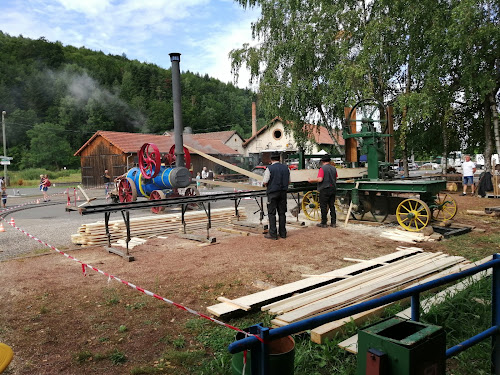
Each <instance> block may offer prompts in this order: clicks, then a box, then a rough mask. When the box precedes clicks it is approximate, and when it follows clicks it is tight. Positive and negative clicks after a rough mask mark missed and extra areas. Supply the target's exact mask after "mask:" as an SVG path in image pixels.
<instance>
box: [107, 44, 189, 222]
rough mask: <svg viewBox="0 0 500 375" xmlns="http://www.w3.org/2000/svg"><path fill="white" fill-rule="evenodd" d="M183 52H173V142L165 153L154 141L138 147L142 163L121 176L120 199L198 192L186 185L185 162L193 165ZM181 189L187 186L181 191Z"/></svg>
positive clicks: (118, 189)
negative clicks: (186, 131) (187, 142)
mask: <svg viewBox="0 0 500 375" xmlns="http://www.w3.org/2000/svg"><path fill="white" fill-rule="evenodd" d="M180 56H181V54H180V53H171V54H170V61H171V62H172V94H173V102H174V145H173V146H172V147H171V148H170V151H169V152H168V153H167V154H166V155H165V156H164V159H163V163H162V158H161V155H160V151H159V149H158V147H157V146H156V145H154V144H153V143H145V144H144V145H143V146H142V147H141V149H140V150H139V153H138V157H139V166H138V167H134V168H132V169H130V170H129V171H128V172H127V173H125V175H124V176H122V177H121V178H119V179H118V182H117V194H116V195H115V197H116V198H117V199H118V200H119V201H120V202H121V203H124V202H133V201H135V200H136V199H137V197H145V198H148V199H150V200H158V199H164V198H167V197H179V196H181V195H196V194H197V191H196V189H192V188H187V187H188V186H189V184H190V183H191V173H190V172H189V170H188V169H187V168H186V165H187V166H189V165H190V164H191V157H190V154H189V151H188V149H187V148H186V147H184V145H183V136H182V134H183V125H182V111H181V86H180V68H179V64H180ZM180 188H187V189H185V190H184V192H183V194H180V192H179V189H180ZM164 209H165V207H164V206H163V207H162V206H158V207H152V208H151V211H152V212H153V213H159V212H161V211H163V210H164Z"/></svg>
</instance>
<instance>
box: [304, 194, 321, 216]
mask: <svg viewBox="0 0 500 375" xmlns="http://www.w3.org/2000/svg"><path fill="white" fill-rule="evenodd" d="M302 211H304V214H305V215H306V217H307V218H308V219H309V220H312V221H320V220H321V209H320V207H319V192H318V191H316V190H314V191H308V192H307V193H306V194H305V195H304V198H302Z"/></svg>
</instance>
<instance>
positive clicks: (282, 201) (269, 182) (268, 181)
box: [262, 152, 290, 240]
mask: <svg viewBox="0 0 500 375" xmlns="http://www.w3.org/2000/svg"><path fill="white" fill-rule="evenodd" d="M262 182H263V183H264V186H266V187H267V214H268V217H269V233H268V234H266V235H265V236H264V237H265V238H267V239H270V240H277V239H278V234H279V236H280V237H281V238H286V217H285V213H286V199H287V191H288V184H289V182H290V171H289V170H288V167H287V166H286V165H284V164H281V163H280V154H279V153H277V152H273V153H272V154H271V165H270V166H268V167H267V169H266V170H265V172H264V177H263V179H262ZM276 211H278V221H279V229H277V228H276Z"/></svg>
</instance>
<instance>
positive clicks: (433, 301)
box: [311, 257, 492, 354]
mask: <svg viewBox="0 0 500 375" xmlns="http://www.w3.org/2000/svg"><path fill="white" fill-rule="evenodd" d="M489 260H491V257H488V259H487V260H484V259H483V260H482V261H481V262H482V263H485V262H487V261H489ZM479 264H480V263H479ZM476 265H477V264H471V265H470V267H469V268H471V267H474V266H476ZM491 274H492V271H491V268H490V269H488V270H487V271H485V272H481V273H478V274H475V275H473V276H471V277H469V278H467V279H464V280H463V281H461V282H459V283H458V284H455V285H452V286H451V287H449V288H447V289H445V290H443V291H441V292H439V293H437V294H436V295H434V296H432V297H429V298H426V299H424V300H423V301H421V302H420V306H421V308H422V313H423V314H426V313H428V312H429V311H430V309H431V308H432V307H433V306H436V305H439V304H441V303H443V302H444V301H446V299H448V298H450V297H453V296H454V295H456V294H457V293H459V292H461V291H462V290H465V289H467V288H468V287H469V286H470V285H471V284H473V283H475V282H478V281H479V280H481V279H483V278H485V277H486V276H489V275H491ZM412 286H413V285H412ZM385 307H387V305H386V306H384V308H385ZM396 316H397V317H400V318H403V319H411V307H410V308H407V309H405V310H403V311H401V312H399V313H397V314H396ZM311 337H312V335H311ZM338 346H339V347H340V348H342V349H345V350H347V351H348V352H350V353H353V354H357V353H358V335H357V334H356V335H354V336H351V337H349V338H348V339H346V340H344V341H342V342H341V343H339V344H338Z"/></svg>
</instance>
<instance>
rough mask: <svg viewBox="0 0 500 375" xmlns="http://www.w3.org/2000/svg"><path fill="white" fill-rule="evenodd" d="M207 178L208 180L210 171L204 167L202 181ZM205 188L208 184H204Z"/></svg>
mask: <svg viewBox="0 0 500 375" xmlns="http://www.w3.org/2000/svg"><path fill="white" fill-rule="evenodd" d="M207 178H208V169H207V167H203V169H202V171H201V179H202V180H206V179H207ZM203 186H205V187H206V186H207V183H206V182H204V183H203Z"/></svg>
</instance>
